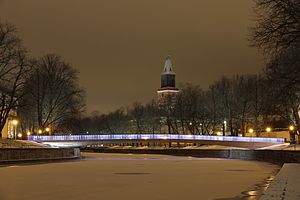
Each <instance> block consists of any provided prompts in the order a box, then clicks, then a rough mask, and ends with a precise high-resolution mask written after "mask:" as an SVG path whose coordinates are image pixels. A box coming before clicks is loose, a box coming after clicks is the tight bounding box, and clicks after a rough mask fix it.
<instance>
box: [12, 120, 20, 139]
mask: <svg viewBox="0 0 300 200" xmlns="http://www.w3.org/2000/svg"><path fill="white" fill-rule="evenodd" d="M18 123H19V121H18V120H16V119H14V120H12V124H13V126H14V138H15V140H16V139H17V125H18Z"/></svg>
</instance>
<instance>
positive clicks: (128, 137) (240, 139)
mask: <svg viewBox="0 0 300 200" xmlns="http://www.w3.org/2000/svg"><path fill="white" fill-rule="evenodd" d="M28 140H30V141H90V140H103V141H105V140H207V141H232V142H268V143H283V142H284V138H261V137H236V136H211V135H179V134H103V135H50V136H49V135H47V136H45V135H32V136H29V137H28Z"/></svg>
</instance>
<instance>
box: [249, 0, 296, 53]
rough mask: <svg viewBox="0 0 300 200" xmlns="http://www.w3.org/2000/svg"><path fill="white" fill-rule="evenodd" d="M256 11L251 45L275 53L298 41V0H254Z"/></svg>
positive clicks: (294, 44)
mask: <svg viewBox="0 0 300 200" xmlns="http://www.w3.org/2000/svg"><path fill="white" fill-rule="evenodd" d="M254 2H255V4H256V7H255V11H256V13H257V19H256V26H255V27H253V29H252V38H251V40H252V43H253V45H255V46H257V47H259V48H261V49H263V50H264V51H265V53H268V54H273V55H274V54H277V53H279V52H281V51H282V50H285V49H288V48H290V47H293V46H299V43H300V1H299V0H254Z"/></svg>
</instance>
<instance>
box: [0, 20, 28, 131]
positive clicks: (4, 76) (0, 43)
mask: <svg viewBox="0 0 300 200" xmlns="http://www.w3.org/2000/svg"><path fill="white" fill-rule="evenodd" d="M29 63H30V62H29V61H28V59H27V51H26V49H25V48H24V47H23V46H22V43H21V40H20V38H19V37H18V36H17V30H16V28H15V27H14V26H12V25H10V24H3V23H0V133H1V132H2V130H3V127H4V125H5V123H6V121H7V119H8V117H9V115H10V113H11V112H12V110H14V111H16V109H17V105H18V102H19V101H20V98H22V97H23V96H24V91H23V86H24V80H25V77H26V75H27V74H28V72H29V71H30V64H29Z"/></svg>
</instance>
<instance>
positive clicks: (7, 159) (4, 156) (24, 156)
mask: <svg viewBox="0 0 300 200" xmlns="http://www.w3.org/2000/svg"><path fill="white" fill-rule="evenodd" d="M75 158H80V149H79V148H23V149H21V148H1V149H0V164H6V163H13V162H31V161H51V160H66V159H75Z"/></svg>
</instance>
